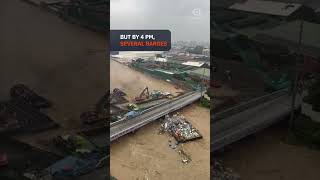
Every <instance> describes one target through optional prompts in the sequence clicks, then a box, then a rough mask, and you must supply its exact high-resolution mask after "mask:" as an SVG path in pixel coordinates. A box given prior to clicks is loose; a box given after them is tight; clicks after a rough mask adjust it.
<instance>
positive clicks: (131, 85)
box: [110, 61, 210, 180]
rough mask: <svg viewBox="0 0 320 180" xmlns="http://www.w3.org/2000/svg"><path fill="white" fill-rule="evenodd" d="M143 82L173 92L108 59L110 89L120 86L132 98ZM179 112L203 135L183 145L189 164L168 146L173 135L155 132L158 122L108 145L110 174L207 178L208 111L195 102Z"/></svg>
mask: <svg viewBox="0 0 320 180" xmlns="http://www.w3.org/2000/svg"><path fill="white" fill-rule="evenodd" d="M121 72H126V73H121ZM146 85H148V86H149V87H150V88H152V89H160V90H166V91H169V92H173V91H176V89H175V88H174V87H173V85H171V84H169V83H167V82H165V81H162V80H157V79H154V78H152V77H149V76H146V75H144V74H143V73H140V72H137V71H134V70H132V69H130V68H128V67H126V66H124V65H122V64H119V63H117V62H113V61H111V88H112V87H120V88H123V89H124V90H125V92H128V94H129V95H130V96H131V97H132V96H133V95H136V94H138V93H140V92H141V90H142V89H143V88H144V87H145V86H146ZM131 94H133V95H131ZM182 114H183V115H184V116H185V117H186V119H187V120H189V121H190V122H191V123H192V124H193V125H194V126H195V127H196V128H197V129H199V131H200V133H201V134H202V135H203V137H204V138H203V139H200V140H197V141H192V142H189V143H185V144H182V146H181V147H182V148H183V150H184V151H185V152H186V153H187V154H188V155H190V156H191V159H192V161H191V162H190V163H189V164H183V163H182V158H181V156H180V155H179V153H178V152H177V150H174V149H171V148H170V147H169V142H168V140H169V139H172V138H170V137H169V136H168V135H166V134H161V135H160V134H158V132H159V128H160V122H159V121H157V122H154V123H151V124H149V125H147V126H145V127H143V128H141V129H140V130H138V131H137V132H135V133H134V134H130V135H127V136H124V137H122V138H120V139H119V140H118V141H116V142H114V143H112V144H111V147H110V165H111V174H112V175H113V176H115V177H117V178H118V179H121V180H146V179H152V180H157V179H158V180H163V179H176V180H180V179H181V180H182V179H183V180H187V179H188V180H189V179H190V180H193V179H201V180H202V179H203V180H205V179H210V174H209V170H210V157H209V155H210V128H209V127H210V111H209V109H206V108H202V107H200V106H198V105H196V104H194V105H191V106H189V107H187V108H185V109H184V110H183V111H182Z"/></svg>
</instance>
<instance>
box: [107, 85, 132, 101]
mask: <svg viewBox="0 0 320 180" xmlns="http://www.w3.org/2000/svg"><path fill="white" fill-rule="evenodd" d="M126 95H127V94H126V93H124V92H123V91H121V90H120V89H118V88H115V89H113V91H112V93H111V95H110V104H122V103H126V102H128V100H127V99H126V98H125V96H126Z"/></svg>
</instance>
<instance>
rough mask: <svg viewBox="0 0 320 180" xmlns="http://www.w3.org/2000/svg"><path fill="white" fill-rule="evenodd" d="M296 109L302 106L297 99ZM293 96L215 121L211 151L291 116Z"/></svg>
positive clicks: (277, 98) (278, 98)
mask: <svg viewBox="0 0 320 180" xmlns="http://www.w3.org/2000/svg"><path fill="white" fill-rule="evenodd" d="M296 102H297V103H296V108H298V107H299V106H300V104H301V97H297V100H296ZM290 105H291V96H290V95H288V94H284V95H281V96H279V97H276V98H274V99H272V100H268V101H266V102H263V103H260V104H257V105H255V106H252V107H250V108H248V109H246V110H243V111H242V112H239V113H236V114H233V115H231V116H229V117H225V118H224V119H221V120H219V121H215V122H214V123H213V124H212V125H211V130H212V132H213V139H212V141H211V151H216V150H219V149H221V148H223V147H224V146H226V145H229V144H231V143H233V142H236V141H238V140H240V139H242V138H244V137H246V136H248V135H250V134H253V133H255V132H257V131H260V130H262V129H264V128H266V127H268V126H270V125H272V124H273V123H276V122H277V121H279V120H282V119H283V118H284V117H286V116H288V115H289V114H290Z"/></svg>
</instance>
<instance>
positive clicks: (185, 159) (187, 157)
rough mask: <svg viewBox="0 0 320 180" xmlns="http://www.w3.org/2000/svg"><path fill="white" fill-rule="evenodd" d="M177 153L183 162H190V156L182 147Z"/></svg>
mask: <svg viewBox="0 0 320 180" xmlns="http://www.w3.org/2000/svg"><path fill="white" fill-rule="evenodd" d="M178 153H179V154H180V156H181V158H182V159H181V161H182V163H183V164H188V163H189V162H191V156H190V155H188V154H187V153H186V152H185V151H184V150H183V149H180V150H179V151H178Z"/></svg>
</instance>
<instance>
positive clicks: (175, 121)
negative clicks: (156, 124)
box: [161, 113, 202, 143]
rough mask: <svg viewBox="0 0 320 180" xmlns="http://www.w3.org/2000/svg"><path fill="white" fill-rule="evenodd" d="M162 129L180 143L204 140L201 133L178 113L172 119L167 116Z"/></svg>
mask: <svg viewBox="0 0 320 180" xmlns="http://www.w3.org/2000/svg"><path fill="white" fill-rule="evenodd" d="M161 129H162V130H163V131H165V132H168V133H169V134H170V135H172V136H173V137H174V138H175V139H176V141H178V142H179V143H180V142H186V141H192V140H196V139H199V138H202V135H201V134H200V132H199V131H198V130H197V129H195V128H194V127H193V126H192V125H191V123H189V122H188V121H186V120H185V118H184V116H182V115H180V114H178V113H177V114H174V115H173V116H172V117H170V116H169V115H166V116H165V119H164V122H163V123H162V124H161Z"/></svg>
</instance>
